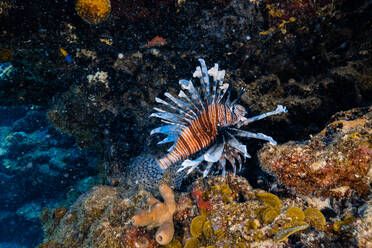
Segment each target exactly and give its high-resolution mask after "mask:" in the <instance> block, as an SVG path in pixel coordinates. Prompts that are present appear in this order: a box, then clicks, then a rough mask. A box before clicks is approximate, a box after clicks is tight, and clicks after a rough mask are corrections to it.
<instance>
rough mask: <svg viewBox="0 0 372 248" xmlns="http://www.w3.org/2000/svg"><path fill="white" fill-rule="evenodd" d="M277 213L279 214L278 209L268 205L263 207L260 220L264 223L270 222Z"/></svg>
mask: <svg viewBox="0 0 372 248" xmlns="http://www.w3.org/2000/svg"><path fill="white" fill-rule="evenodd" d="M278 215H279V210H278V209H275V208H272V207H268V208H265V209H264V210H263V211H262V212H261V220H262V222H263V223H265V224H270V223H271V222H273V221H274V220H275V218H276V217H277V216H278Z"/></svg>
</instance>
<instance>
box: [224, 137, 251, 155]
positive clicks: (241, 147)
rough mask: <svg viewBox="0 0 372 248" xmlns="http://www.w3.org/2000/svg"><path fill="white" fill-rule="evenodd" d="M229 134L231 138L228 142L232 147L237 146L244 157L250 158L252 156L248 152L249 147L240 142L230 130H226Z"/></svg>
mask: <svg viewBox="0 0 372 248" xmlns="http://www.w3.org/2000/svg"><path fill="white" fill-rule="evenodd" d="M226 133H227V134H228V135H229V138H228V140H227V144H229V145H230V146H231V147H233V148H235V149H236V150H238V151H239V152H241V153H243V155H244V157H246V158H250V157H251V156H250V155H249V154H248V152H247V147H246V146H245V145H243V144H242V143H240V142H239V141H238V140H237V139H236V138H235V137H234V135H232V134H230V133H229V132H226Z"/></svg>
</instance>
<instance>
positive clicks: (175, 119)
mask: <svg viewBox="0 0 372 248" xmlns="http://www.w3.org/2000/svg"><path fill="white" fill-rule="evenodd" d="M154 109H155V110H157V111H159V110H162V109H158V108H154ZM150 117H157V118H160V119H163V120H166V121H169V122H172V123H179V124H183V123H184V120H187V119H186V118H185V117H184V116H183V115H179V114H174V113H169V112H166V111H164V110H162V111H159V112H155V113H152V114H151V115H150Z"/></svg>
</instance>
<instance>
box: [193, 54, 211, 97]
mask: <svg viewBox="0 0 372 248" xmlns="http://www.w3.org/2000/svg"><path fill="white" fill-rule="evenodd" d="M199 62H200V66H197V67H196V70H195V72H194V74H193V77H197V78H200V86H201V89H202V92H203V98H204V101H205V102H206V103H207V104H209V103H210V99H211V92H210V91H211V88H210V82H209V75H208V69H207V65H206V64H205V61H204V59H199Z"/></svg>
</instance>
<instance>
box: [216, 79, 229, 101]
mask: <svg viewBox="0 0 372 248" xmlns="http://www.w3.org/2000/svg"><path fill="white" fill-rule="evenodd" d="M229 86H230V85H229V84H228V83H221V82H220V83H219V86H218V89H217V103H220V102H221V101H222V98H223V97H224V96H225V93H226V91H227V90H228V89H229Z"/></svg>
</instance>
